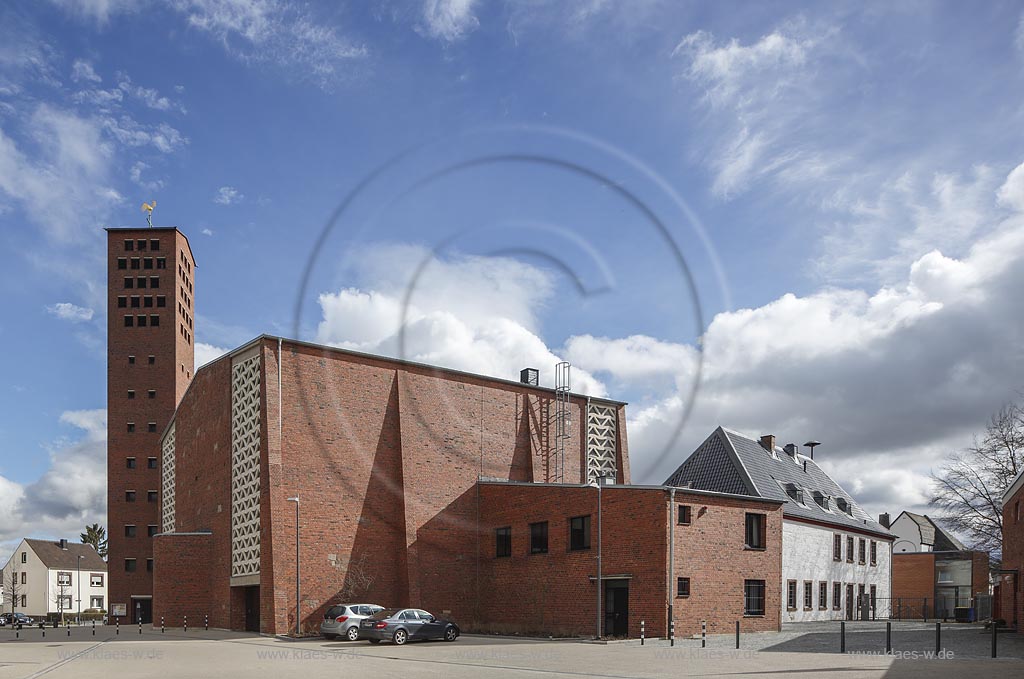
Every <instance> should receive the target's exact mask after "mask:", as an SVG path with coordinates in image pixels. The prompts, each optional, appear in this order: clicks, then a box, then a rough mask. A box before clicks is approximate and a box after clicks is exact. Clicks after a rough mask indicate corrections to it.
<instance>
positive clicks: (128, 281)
mask: <svg viewBox="0 0 1024 679" xmlns="http://www.w3.org/2000/svg"><path fill="white" fill-rule="evenodd" d="M124 287H125V290H131V289H132V288H134V287H135V279H134V278H125V279H124Z"/></svg>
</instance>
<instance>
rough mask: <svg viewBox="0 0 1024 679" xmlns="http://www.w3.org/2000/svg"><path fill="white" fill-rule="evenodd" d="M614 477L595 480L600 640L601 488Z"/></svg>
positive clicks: (600, 625) (599, 630) (600, 632)
mask: <svg viewBox="0 0 1024 679" xmlns="http://www.w3.org/2000/svg"><path fill="white" fill-rule="evenodd" d="M612 478H614V477H611V476H605V475H604V474H603V473H600V475H599V476H598V477H597V478H596V479H595V481H596V483H597V636H596V638H597V639H600V638H601V637H602V636H603V634H602V629H601V628H602V627H603V625H602V622H603V621H602V617H603V616H602V614H601V597H602V595H603V594H604V592H603V590H604V587H603V585H604V583H603V582H602V580H601V575H602V574H601V537H602V536H601V488H602V487H603V486H604V484H605V483H607V482H608V480H609V479H612Z"/></svg>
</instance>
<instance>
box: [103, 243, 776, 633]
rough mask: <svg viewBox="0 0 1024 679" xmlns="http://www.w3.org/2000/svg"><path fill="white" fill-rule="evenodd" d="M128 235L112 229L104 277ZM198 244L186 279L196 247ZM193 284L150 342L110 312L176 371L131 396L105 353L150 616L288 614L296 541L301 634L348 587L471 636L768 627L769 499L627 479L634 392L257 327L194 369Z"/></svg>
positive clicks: (125, 548) (290, 617)
mask: <svg viewBox="0 0 1024 679" xmlns="http://www.w3.org/2000/svg"><path fill="white" fill-rule="evenodd" d="M154 232H156V230H154ZM171 232H172V233H174V234H177V232H176V231H174V230H171ZM143 233H145V234H147V235H148V234H150V233H151V232H150V231H148V230H144V231H143ZM177 236H178V237H180V238H181V241H180V242H179V246H178V247H179V251H180V252H184V249H183V248H184V246H187V241H184V240H183V237H181V236H180V234H177ZM131 237H133V238H134V237H136V234H135V233H134V232H133V233H132V234H131ZM126 238H128V236H127V235H123V234H120V233H118V234H113V233H112V236H111V259H112V265H111V266H112V272H118V271H122V270H121V269H120V268H117V267H119V266H120V265H119V264H118V259H119V258H121V257H124V251H123V248H124V243H120V241H123V240H125V239H126ZM161 248H162V250H163V251H167V250H169V249H170V245H163V244H161ZM176 256H179V257H180V255H176ZM185 261H186V260H185V259H182V262H183V263H184V262H185ZM187 262H188V266H187V267H184V269H183V271H184V272H185V273H187V274H189V275H191V272H192V267H193V266H194V262H193V260H192V259H191V253H188V258H187ZM127 266H128V267H129V271H130V267H131V266H132V264H131V260H130V259H129V260H128V265H127ZM112 281H113V283H112V287H115V286H116V287H117V289H118V290H122V289H123V288H121V287H120V285H121V283H122V282H121V281H120V275H117V276H114V275H113V273H112ZM185 283H186V281H185V280H184V279H182V281H180V285H179V287H180V290H179V293H181V294H182V295H186V299H185V300H184V301H185V304H183V305H182V306H180V307H179V306H178V305H177V302H175V306H174V308H175V309H177V312H178V313H179V314H182V315H181V316H180V317H177V318H175V319H174V321H173V322H172V323H171V329H172V330H175V331H177V332H178V336H177V337H175V338H174V342H167V343H166V344H165V345H161V346H159V347H158V346H156V341H155V339H156V337H162V335H158V334H157V333H153V335H154V337H153V339H152V340H151V341H152V343H151V344H144V343H143V342H144V340H145V339H146V338H147V336H146V335H143V334H142V333H138V332H134V331H137V330H138V329H139V328H138V327H137V326H133V327H126V326H122V325H121V324H120V323H121V322H120V321H119V322H118V323H117V324H114V323H113V322H112V330H116V332H112V333H111V342H112V346H111V351H110V357H111V361H112V363H113V362H117V361H123V359H124V358H125V355H134V356H136V357H138V356H140V355H141V356H148V355H151V354H152V355H154V356H155V361H156V362H155V365H157V366H160V365H162V364H163V363H164V362H165V360H166V362H168V363H170V365H172V366H176V367H178V368H181V370H180V371H179V372H180V373H181V375H180V376H179V375H177V374H175V375H173V376H170V375H164V374H163V373H161V374H160V376H161V378H165V379H167V380H168V382H167V383H168V384H170V385H171V386H173V387H174V389H175V390H174V391H173V392H171V393H172V394H173V396H174V398H175V401H174V403H175V406H176V407H174V408H171V409H170V410H169V411H167V412H164V411H162V410H161V411H159V412H157V411H156V410H155V409H154V410H152V411H146V412H145V413H142V414H140V413H137V412H136V411H134V410H133V409H131V407H130V406H132V405H134V403H133V399H130V398H128V399H124V394H123V393H122V392H124V391H125V390H126V389H131V388H134V389H136V390H141V389H149V388H151V387H150V386H149V385H150V384H156V386H155V388H156V389H157V390H158V392H159V391H160V390H163V389H164V388H165V387H164V386H163V383H161V384H157V383H156V382H155V381H154V380H155V376H154V378H153V379H149V380H146V384H145V385H142V384H141V382H131V384H129V383H128V382H127V380H128V379H129V378H131V377H132V376H133V375H134V373H132V372H131V370H130V369H124V370H122V369H120V368H118V369H115V368H112V369H111V375H112V379H111V382H112V386H111V391H110V398H111V402H112V403H113V402H114V400H115V399H123V400H121V401H120V403H119V406H118V407H120V408H121V409H120V410H118V407H112V408H111V414H112V415H111V418H110V419H111V432H112V433H114V432H117V433H118V435H119V436H112V440H113V441H114V444H113V445H112V447H111V451H112V453H111V462H110V473H111V483H110V485H111V507H112V511H111V519H110V525H111V531H110V532H111V536H112V537H113V536H115V535H118V536H121V535H122V529H124V528H125V526H123V525H119V524H118V522H135V523H141V522H142V521H143V518H142V517H141V516H138V515H137V514H131V513H130V511H129V510H131V509H135V508H136V507H134V506H130V503H127V504H118V503H119V502H120V500H121V499H122V494H123V493H124V492H125V489H126V488H128V487H129V485H132V486H134V487H138V486H139V485H142V484H145V485H146V487H147V490H148V489H149V488H150V487H152V488H158V489H159V518H158V519H157V518H155V517H151V516H149V515H148V514H147V515H146V516H145V518H144V520H145V521H146V522H147V525H149V523H156V524H157V529H156V530H155V531H154V532H155V535H154V537H153V538H152V540H150V541H147V542H146V545H147V547H148V545H149V544H152V557H151V558H152V559H153V561H152V564H153V566H152V567H153V573H152V590H151V595H152V606H153V609H152V616H153V618H154V619H155V620H159V619H161V618H162V619H163V620H164V621H165V622H166V623H167V624H168V625H172V626H180V625H181V624H182V623H183V622H184V620H185V618H186V616H187V617H188V619H189V620H190V621H192V624H193V625H197V624H201V623H202V622H203V621H204V620H206V619H208V621H209V624H210V625H211V626H214V627H220V628H230V629H239V630H251V631H259V632H263V633H269V634H287V633H292V632H294V630H295V628H296V594H297V592H296V566H297V563H296V544H297V543H298V557H299V565H300V568H301V577H300V583H301V585H300V588H299V593H300V598H301V617H300V620H299V621H298V622H299V625H300V626H301V628H302V629H303V630H304V631H309V630H314V629H316V628H317V627H318V625H319V622H320V620H321V619H322V616H323V613H324V611H325V610H326V609H327V607H328V606H329V605H331V604H332V603H337V602H339V601H340V600H342V599H345V598H349V599H352V598H357V599H360V600H364V601H372V602H376V603H379V604H381V605H385V606H406V605H415V606H417V607H422V608H426V609H428V610H432V611H435V612H438V613H443V614H445V615H451V616H452V617H454V618H455V619H456V620H457V621H458V622H459V623H460V624H461V625H462V626H463V628H464V629H465V630H467V631H469V630H481V631H487V630H489V631H518V632H524V633H543V634H556V633H557V634H570V635H588V636H590V635H593V634H595V633H596V631H597V626H598V624H599V622H598V621H599V619H600V623H601V624H602V626H603V628H604V629H603V630H602V633H603V634H607V635H613V636H624V635H629V636H636V635H638V633H639V625H640V621H641V620H643V621H645V623H646V629H647V633H648V634H649V635H651V636H659V635H661V636H664V635H666V634H668V631H669V620H670V618H673V619H674V620H675V622H676V625H677V630H678V633H679V634H690V633H695V632H696V631H697V630H698V628H699V621H700V620H701V619H707V620H708V621H709V623H710V629H711V630H712V631H715V630H717V629H718V628H719V627H721V628H722V629H721V631H731V630H732V625H734V624H735V621H736V620H743V625H744V628H745V629H750V630H776V629H778V626H779V616H778V601H779V589H778V584H777V583H778V580H779V572H780V568H781V534H782V528H781V525H782V519H781V511H780V507H781V505H782V503H781V502H780V501H778V500H775V499H769V498H759V497H751V496H749V495H745V494H743V493H716V492H701V491H688V490H682V489H674V488H669V487H665V486H634V485H630V481H631V479H630V469H629V453H628V445H627V437H626V422H625V404H624V403H621V402H618V401H614V400H609V399H603V398H592V397H587V396H584V395H580V394H574V393H571V392H569V391H568V390H567V389H551V388H544V387H540V386H538V385H537V381H536V371H532V373H531V371H530V370H529V369H527V370H524V371H523V375H522V376H521V379H520V380H519V381H513V380H504V379H496V378H492V377H484V376H480V375H474V374H469V373H465V372H460V371H456V370H449V369H442V368H437V367H433V366H429V365H423V364H418V363H414V362H410V361H404V360H398V359H392V358H385V357H381V356H373V355H367V354H363V353H358V352H353V351H347V350H342V349H337V348H333V347H327V346H320V345H316V344H310V343H306V342H301V341H296V340H290V339H285V338H281V337H273V336H268V335H263V336H260V337H258V338H256V339H254V340H252V341H251V342H249V343H247V344H245V345H243V346H241V347H238V348H236V349H234V350H233V351H230V352H229V353H227V354H225V355H223V356H221V357H220V358H218V359H216V360H214V361H212V362H210V363H208V364H207V365H205V366H203V367H201V368H200V369H199V370H198V371H197V372H196V374H195V375H194V376H193V375H192V374H191V372H190V370H186V369H184V368H183V366H184V365H185V361H184V358H185V352H186V351H187V352H188V354H187V355H188V358H189V360H191V329H192V325H191V308H192V307H191V295H192V287H191V278H189V279H188V281H187V284H185ZM120 296H122V293H121V292H117V293H115V292H112V293H111V299H112V309H114V308H119V307H117V306H116V304H117V302H118V297H120ZM129 300H130V297H129ZM128 304H129V306H128V307H127V308H128V309H129V310H130V309H131V308H132V307H131V306H130V305H131V302H130V301H129V302H128ZM112 315H113V316H117V317H118V318H119V319H120V316H119V315H117V314H112ZM114 325H116V326H117V327H116V328H114ZM158 327H159V328H160V329H161V332H162V329H163V328H164V324H161V325H160V326H158ZM186 329H187V333H186ZM144 330H147V331H151V330H153V328H152V326H151V324H150V325H148V326H147V327H146V328H144ZM179 339H181V340H185V342H186V344H185V345H184V346H183V345H181V343H180V342H179ZM165 356H166V357H168V358H166V359H165V358H164V357H165ZM129 365H135V366H136V367H137V365H138V363H135V364H129ZM189 365H191V364H189ZM145 376H146V375H145V374H143V375H142V377H145ZM115 377H116V380H117V383H116V384H115ZM179 377H180V378H181V379H180V380H179V379H178V378H179ZM172 378H173V381H172ZM132 385H135V386H132ZM186 387H187V388H186ZM136 398H137V397H136ZM150 413H152V414H150ZM126 418H132V419H134V420H135V421H140V420H141V421H147V422H150V421H153V422H156V423H157V427H158V432H159V433H157V434H156V435H155V436H154V437H153V441H154V445H155V448H156V450H158V451H159V452H158V453H157V455H158V461H157V467H158V469H157V473H158V475H159V484H158V485H154V484H156V482H155V480H153V479H151V478H150V476H146V477H145V478H146V479H148V480H145V481H139V480H137V477H136V476H133V474H134V473H135V472H136V471H137V468H131V467H130V466H129V465H127V464H125V458H126V456H129V455H130V452H129V451H143V448H142V442H145V443H146V445H147V447H146V448H145V449H144V452H135V455H136V457H142V456H144V457H145V458H147V459H148V458H149V457H151V456H152V455H153V453H152V452H151V451H152V450H153V448H151V447H148V444H149V443H150V441H149V438H148V436H147V438H144V439H142V441H140V440H139V438H138V437H137V432H129V434H132V433H134V434H136V437H135V438H133V437H132V436H131V435H129V434H125V435H120V434H121V432H120V431H119V427H121V426H123V424H124V423H120V424H119V423H118V420H120V419H126ZM132 419H128V421H132ZM149 433H150V432H149V431H148V429H147V431H146V434H147V435H148V434H149ZM148 468H149V465H147V469H148ZM599 477H600V478H601V479H602V480H603V481H606V483H607V484H608V485H602V487H601V489H600V490H599V489H598V487H597V483H596V481H597V479H598V478H599ZM599 493H600V495H601V497H602V498H603V499H602V502H601V504H600V508H601V511H600V514H601V518H602V523H601V526H602V528H601V530H598V505H597V497H598V494H599ZM296 497H297V498H298V500H299V503H301V504H299V503H295V502H293V501H291V498H296ZM115 505H116V506H115ZM143 506H146V507H147V508H148V505H143ZM297 509H298V512H299V514H298V519H297V516H296V510H297ZM126 525H127V524H126ZM750 526H755V528H756V532H757V535H758V543H757V544H755V545H753V546H751V545H748V544H747V534H746V533H745V531H747V530H749V527H750ZM125 530H126V532H125V533H124V535H127V529H125ZM297 530H298V532H296V531H297ZM297 537H298V540H297ZM134 544H137V543H132V542H131V541H130V540H128V539H123V540H119V541H118V542H117V550H118V551H117V552H116V554H115V553H114V552H113V548H114V543H113V542H112V557H111V564H120V565H119V566H117V567H112V574H111V586H112V589H116V588H118V587H120V589H116V591H117V592H119V594H117V595H115V594H114V593H113V592H112V594H111V597H112V601H121V600H125V601H128V602H129V603H130V604H138V603H139V602H148V599H146V598H145V597H147V596H148V593H149V592H150V590H147V589H143V588H142V587H141V586H139V585H136V584H134V583H135V582H136V581H134V580H130V579H129V578H127V577H124V578H120V579H121V581H122V582H121V583H118V582H117V580H118V578H115V576H114V571H118V572H119V574H123V571H120V567H121V566H123V564H121V562H122V560H125V559H129V558H137V559H138V558H143V557H145V556H148V553H145V552H142V551H141V550H137V551H135V552H131V551H130V550H131V549H132V548H133V545H134ZM599 544H600V545H601V549H600V550H599V549H598V545H599ZM599 551H600V553H601V559H602V562H603V567H602V569H601V577H600V579H599V578H598V577H597V573H598V568H597V562H598V553H599ZM673 554H674V558H671V557H670V555H673ZM136 572H138V571H136ZM136 577H137V576H136ZM145 582H146V584H148V583H149V582H150V580H149V579H148V578H147V579H146V580H145ZM598 582H600V583H601V585H600V586H598V585H597V584H596V583H598ZM129 585H131V586H130V587H129ZM599 593H600V595H601V597H602V604H601V609H600V615H598V610H599V609H598V608H597V596H598V594H599ZM115 596H120V597H121V598H120V599H114V597H115ZM129 607H131V606H129ZM138 610H139V615H141V616H142V618H143V619H144V620H145V619H147V616H148V615H149V613H150V611H149V610H148V609H145V608H142V607H139V608H138Z"/></svg>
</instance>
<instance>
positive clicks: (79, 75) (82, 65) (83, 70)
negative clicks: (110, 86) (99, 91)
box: [71, 59, 103, 83]
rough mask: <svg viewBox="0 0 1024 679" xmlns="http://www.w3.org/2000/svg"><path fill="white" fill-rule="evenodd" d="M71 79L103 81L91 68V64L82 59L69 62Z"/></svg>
mask: <svg viewBox="0 0 1024 679" xmlns="http://www.w3.org/2000/svg"><path fill="white" fill-rule="evenodd" d="M71 79H72V80H73V81H75V82H76V83H79V82H92V83H99V82H103V78H101V77H100V76H99V75H98V74H97V73H96V71H95V70H93V67H92V64H90V63H89V62H88V61H84V60H82V59H75V61H74V63H73V64H71Z"/></svg>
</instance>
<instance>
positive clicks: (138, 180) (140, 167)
mask: <svg viewBox="0 0 1024 679" xmlns="http://www.w3.org/2000/svg"><path fill="white" fill-rule="evenodd" d="M148 169H149V165H148V164H146V163H144V162H142V161H141V160H138V161H136V162H134V163H132V166H131V169H129V171H128V176H129V177H131V180H132V182H134V183H135V184H137V185H139V186H140V187H142V188H144V189H146V190H147V191H159V190H160V189H162V188H163V186H164V182H163V180H161V179H153V180H146V179H143V177H142V173H143V172H144V171H146V170H148Z"/></svg>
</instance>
